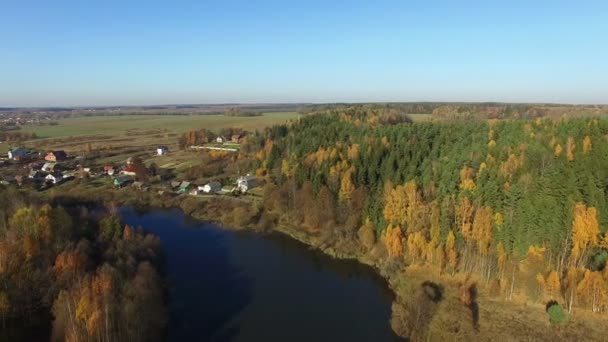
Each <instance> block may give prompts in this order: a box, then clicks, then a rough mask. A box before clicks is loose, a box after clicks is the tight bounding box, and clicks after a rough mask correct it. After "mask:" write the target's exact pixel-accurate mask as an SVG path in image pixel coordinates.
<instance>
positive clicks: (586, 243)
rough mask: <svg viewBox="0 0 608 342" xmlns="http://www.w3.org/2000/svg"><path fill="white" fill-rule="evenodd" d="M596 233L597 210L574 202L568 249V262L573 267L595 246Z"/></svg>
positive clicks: (597, 228)
mask: <svg viewBox="0 0 608 342" xmlns="http://www.w3.org/2000/svg"><path fill="white" fill-rule="evenodd" d="M598 234H599V224H598V221H597V210H596V209H595V208H593V207H591V208H587V206H586V205H585V204H584V203H576V204H575V205H574V209H573V219H572V249H571V251H570V262H571V264H572V265H573V266H574V267H581V266H582V265H583V263H584V262H585V260H586V258H587V254H588V253H589V251H590V250H591V248H593V247H595V246H597V244H598Z"/></svg>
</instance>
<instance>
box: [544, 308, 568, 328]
mask: <svg viewBox="0 0 608 342" xmlns="http://www.w3.org/2000/svg"><path fill="white" fill-rule="evenodd" d="M547 314H549V322H550V323H551V325H561V324H564V323H566V321H568V314H567V313H566V311H564V308H563V307H562V306H561V305H559V304H557V303H555V304H553V305H551V306H550V307H549V309H548V310H547Z"/></svg>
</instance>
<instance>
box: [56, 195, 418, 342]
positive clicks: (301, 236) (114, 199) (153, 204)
mask: <svg viewBox="0 0 608 342" xmlns="http://www.w3.org/2000/svg"><path fill="white" fill-rule="evenodd" d="M124 193H125V191H124V190H114V189H106V191H103V193H100V192H96V193H95V194H83V193H82V192H75V193H74V192H69V191H67V192H66V193H65V194H64V193H55V194H54V195H53V197H55V198H58V197H59V198H61V200H60V204H62V203H61V202H64V201H67V203H69V204H71V205H74V204H76V205H78V204H79V203H88V204H90V203H98V204H99V205H101V206H106V204H107V203H112V205H113V206H115V207H122V206H125V207H132V208H133V209H135V210H137V211H149V210H154V209H178V210H180V211H181V212H182V213H183V214H184V215H186V216H188V217H190V218H193V219H196V220H199V221H202V222H208V223H211V224H214V225H216V226H218V227H221V229H225V230H233V231H239V230H251V231H255V232H256V234H267V233H268V232H276V233H278V234H281V235H284V236H286V237H288V238H290V239H293V240H295V241H298V242H300V243H302V244H304V245H306V246H308V247H309V248H311V249H314V250H317V251H319V252H321V253H323V254H325V255H328V256H330V257H332V258H334V259H339V260H354V261H357V262H359V263H360V264H362V265H365V266H369V267H371V268H372V269H373V271H374V272H375V273H376V274H377V275H378V276H379V277H381V278H382V279H384V281H386V284H387V286H388V289H389V290H390V291H391V293H392V295H393V298H394V299H393V303H392V306H393V307H394V306H395V305H399V303H402V302H403V300H402V298H401V296H400V295H399V292H398V291H397V290H396V287H397V283H398V282H399V281H402V279H396V278H395V277H391V276H389V275H387V274H385V273H384V272H382V270H381V268H380V265H379V264H378V263H375V262H373V261H372V260H371V259H370V258H365V257H364V256H362V255H355V254H348V253H344V252H340V251H338V250H336V248H333V247H326V248H324V246H323V245H322V244H319V243H318V242H316V241H314V238H313V237H311V236H310V234H307V233H306V232H302V231H298V230H297V229H296V227H290V226H288V225H285V224H280V223H279V224H277V225H275V226H273V227H272V228H271V229H267V230H260V229H256V226H255V225H251V224H248V225H245V226H242V225H241V226H239V225H235V224H234V222H226V220H225V219H224V216H221V215H217V212H212V211H209V210H208V211H205V212H203V211H201V210H193V211H190V212H188V211H187V210H185V209H184V208H183V204H184V202H185V201H186V200H187V199H189V198H191V197H188V196H178V197H173V198H171V200H170V201H160V202H159V201H155V200H154V199H156V200H158V197H157V196H155V194H152V193H146V194H143V193H137V195H138V196H132V194H134V192H132V191H131V192H130V195H131V196H116V195H120V194H124ZM99 195H102V196H101V197H100V196H99ZM108 195H110V198H111V200H110V201H106V199H105V198H103V196H108ZM139 195H142V196H139ZM203 201H206V200H203ZM104 203H105V204H104ZM197 209H201V208H197ZM210 213H211V215H210ZM144 228H145V227H144ZM391 316H392V314H391ZM390 321H392V317H391V319H390V320H389V324H390V323H391V322H390ZM390 326H391V329H392V330H393V332H394V333H395V334H396V336H398V337H400V338H407V337H408V336H403V335H400V334H399V333H398V332H397V331H395V330H394V328H393V326H392V324H390Z"/></svg>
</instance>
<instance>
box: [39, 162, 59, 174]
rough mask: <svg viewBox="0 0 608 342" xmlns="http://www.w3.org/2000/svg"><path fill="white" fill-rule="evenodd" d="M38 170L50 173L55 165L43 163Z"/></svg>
mask: <svg viewBox="0 0 608 342" xmlns="http://www.w3.org/2000/svg"><path fill="white" fill-rule="evenodd" d="M40 170H42V171H44V172H52V171H54V170H55V163H44V165H42V168H40Z"/></svg>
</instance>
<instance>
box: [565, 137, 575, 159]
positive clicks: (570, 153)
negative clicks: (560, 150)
mask: <svg viewBox="0 0 608 342" xmlns="http://www.w3.org/2000/svg"><path fill="white" fill-rule="evenodd" d="M575 147H576V143H575V142H574V139H573V138H572V137H569V138H568V142H567V143H566V158H568V161H574V148H575Z"/></svg>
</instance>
